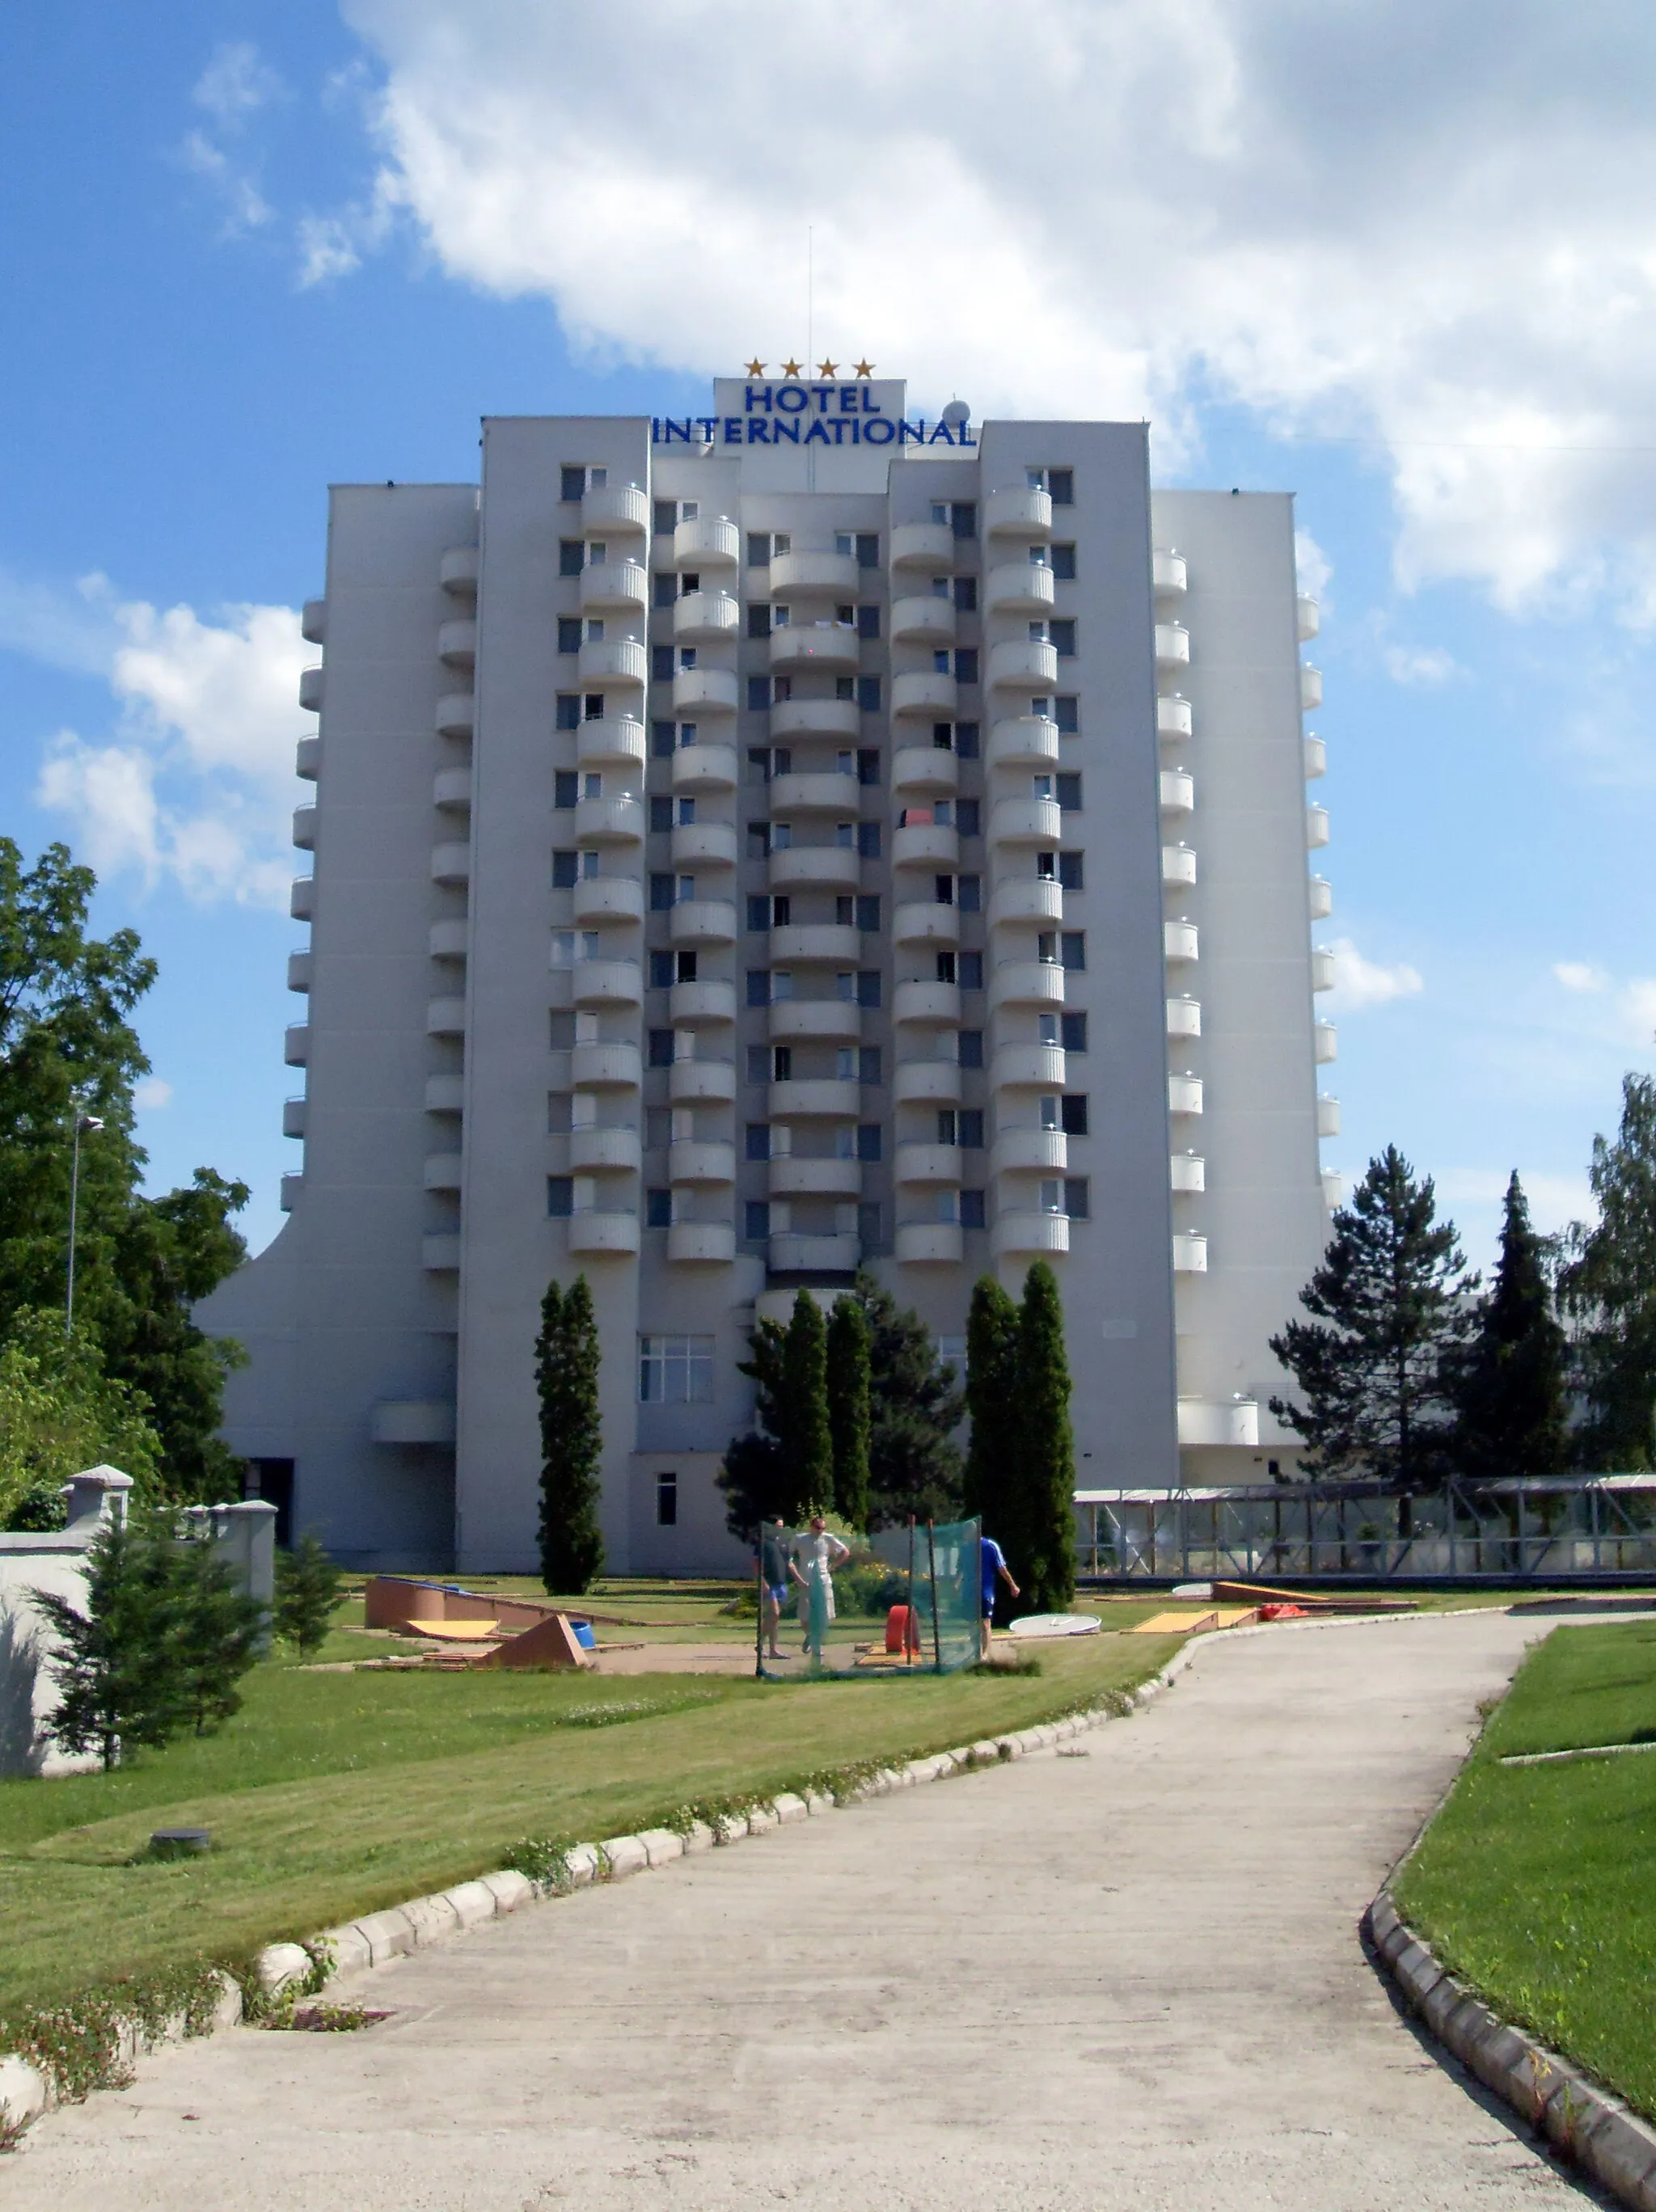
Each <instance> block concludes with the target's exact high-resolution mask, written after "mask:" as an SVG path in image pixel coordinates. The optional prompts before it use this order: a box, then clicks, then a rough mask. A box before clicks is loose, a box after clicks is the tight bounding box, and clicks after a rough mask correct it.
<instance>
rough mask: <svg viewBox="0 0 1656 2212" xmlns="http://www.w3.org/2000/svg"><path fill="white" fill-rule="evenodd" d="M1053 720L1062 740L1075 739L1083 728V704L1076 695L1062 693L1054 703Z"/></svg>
mask: <svg viewBox="0 0 1656 2212" xmlns="http://www.w3.org/2000/svg"><path fill="white" fill-rule="evenodd" d="M1052 713H1053V718H1054V720H1056V723H1057V725H1058V735H1059V736H1060V737H1061V738H1073V737H1075V735H1076V734H1077V732H1079V731H1080V729H1081V701H1080V700H1079V699H1078V698H1076V696H1075V693H1074V692H1073V691H1072V692H1063V691H1061V692H1060V693H1059V694H1058V696H1057V697H1056V699H1055V700H1054V701H1053V702H1052Z"/></svg>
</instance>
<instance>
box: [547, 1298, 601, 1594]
mask: <svg viewBox="0 0 1656 2212" xmlns="http://www.w3.org/2000/svg"><path fill="white" fill-rule="evenodd" d="M598 1367H599V1349H598V1324H597V1321H596V1318H595V1317H594V1313H593V1298H592V1291H591V1290H590V1289H589V1288H588V1283H587V1278H586V1277H585V1276H584V1275H577V1276H576V1277H575V1280H574V1282H573V1283H571V1284H570V1285H569V1288H568V1290H565V1289H563V1286H562V1285H560V1284H558V1283H557V1282H551V1283H549V1284H548V1285H547V1286H546V1295H545V1298H544V1299H543V1300H542V1301H541V1308H540V1334H539V1338H538V1339H537V1340H536V1344H535V1382H536V1384H537V1386H538V1388H539V1393H540V1457H541V1468H540V1578H541V1581H542V1582H543V1583H544V1584H545V1587H546V1589H548V1590H549V1591H553V1592H558V1593H578V1592H581V1591H583V1590H587V1589H591V1587H592V1585H593V1583H594V1581H595V1580H596V1579H597V1577H599V1576H600V1574H601V1573H602V1572H603V1570H604V1539H603V1535H602V1534H601V1532H600V1528H599V1522H598V1506H599V1498H600V1480H599V1469H600V1462H601V1455H602V1451H603V1431H602V1426H601V1422H600V1413H599V1403H598Z"/></svg>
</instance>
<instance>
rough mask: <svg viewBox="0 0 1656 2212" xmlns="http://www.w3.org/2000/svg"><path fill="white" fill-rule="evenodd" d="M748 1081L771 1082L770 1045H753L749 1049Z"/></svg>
mask: <svg viewBox="0 0 1656 2212" xmlns="http://www.w3.org/2000/svg"><path fill="white" fill-rule="evenodd" d="M747 1079H748V1081H749V1082H750V1083H769V1082H770V1046H769V1045H768V1044H751V1045H749V1047H748V1048H747Z"/></svg>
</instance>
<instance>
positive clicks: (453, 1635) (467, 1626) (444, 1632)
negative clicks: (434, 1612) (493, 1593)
mask: <svg viewBox="0 0 1656 2212" xmlns="http://www.w3.org/2000/svg"><path fill="white" fill-rule="evenodd" d="M408 1633H409V1634H410V1635H411V1636H435V1637H441V1639H442V1641H443V1642H444V1643H445V1644H490V1643H493V1642H495V1641H496V1639H497V1638H498V1637H499V1635H500V1623H499V1622H498V1621H497V1620H411V1621H410V1622H409V1624H408Z"/></svg>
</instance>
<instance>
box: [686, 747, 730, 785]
mask: <svg viewBox="0 0 1656 2212" xmlns="http://www.w3.org/2000/svg"><path fill="white" fill-rule="evenodd" d="M739 773H740V763H739V762H738V760H737V758H736V748H735V746H734V745H702V744H695V745H680V746H679V748H678V750H676V751H675V752H674V754H673V790H674V791H675V792H684V791H734V789H735V788H736V779H737V776H738V775H739Z"/></svg>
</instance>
